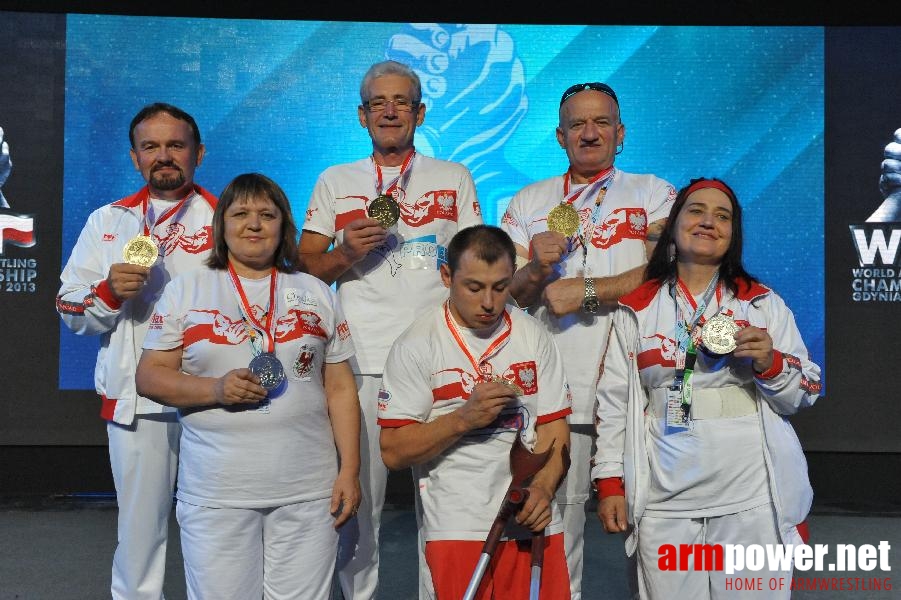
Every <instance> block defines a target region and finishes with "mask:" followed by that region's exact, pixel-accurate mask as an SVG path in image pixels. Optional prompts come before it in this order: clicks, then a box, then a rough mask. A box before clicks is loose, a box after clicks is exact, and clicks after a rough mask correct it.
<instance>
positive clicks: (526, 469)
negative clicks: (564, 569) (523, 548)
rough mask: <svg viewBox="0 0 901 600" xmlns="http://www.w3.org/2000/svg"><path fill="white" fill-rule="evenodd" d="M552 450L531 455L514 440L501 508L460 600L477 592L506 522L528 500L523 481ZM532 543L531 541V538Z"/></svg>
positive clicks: (540, 464)
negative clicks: (510, 478) (507, 481)
mask: <svg viewBox="0 0 901 600" xmlns="http://www.w3.org/2000/svg"><path fill="white" fill-rule="evenodd" d="M553 449H554V448H553V446H551V447H550V448H548V449H547V450H545V451H544V452H542V453H541V454H533V453H531V452H529V450H528V448H526V447H525V445H523V443H522V439H521V438H520V436H519V435H517V436H516V442H514V443H513V446H512V447H511V448H510V472H511V473H512V475H513V479H512V481H510V486H509V487H508V488H507V493H506V494H505V496H504V502H503V504H501V508H500V510H498V513H497V517H495V519H494V523H492V524H491V529H490V530H489V531H488V537H487V538H486V539H485V543H484V544H483V545H482V554H481V555H480V556H479V562H478V563H477V564H476V568H475V571H474V572H473V574H472V578H471V579H470V580H469V586H468V587H467V588H466V593H465V594H464V595H463V600H473V598H475V595H476V591H477V590H478V589H479V583H481V581H482V576H483V575H484V574H485V570H486V569H487V568H488V563H490V562H491V557H492V556H494V550H495V549H496V548H497V544H498V542H499V541H500V539H501V536H502V535H503V533H504V528H505V527H506V526H507V521H509V520H510V517H511V516H512V515H513V513H514V512H516V511H517V510H518V509H519V508H520V507H521V506H522V505H523V503H524V502H525V501H526V499H527V498H528V496H529V493H528V490H526V489H525V483H526V481H527V480H528V479H530V478H531V477H532V476H533V475H535V473H537V472H538V471H540V470H541V468H542V467H543V466H544V465H545V463H546V462H547V461H548V459H549V458H550V457H551V452H553ZM532 541H533V542H534V541H535V540H534V537H533V540H532ZM543 542H544V539H543V538H542V546H543ZM542 553H543V552H542ZM533 560H534V559H533ZM539 568H540V567H539Z"/></svg>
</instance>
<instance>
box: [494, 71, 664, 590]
mask: <svg viewBox="0 0 901 600" xmlns="http://www.w3.org/2000/svg"><path fill="white" fill-rule="evenodd" d="M556 133H557V142H558V143H559V144H560V148H562V149H563V151H564V152H565V153H566V157H567V159H568V163H569V164H568V168H567V169H566V171H565V172H564V173H563V174H562V175H558V176H555V177H551V178H548V179H544V180H542V181H538V182H535V183H533V184H530V185H528V186H526V187H525V188H523V189H522V190H520V191H519V192H518V193H517V194H516V195H515V196H514V197H513V198H512V199H511V201H510V205H509V206H508V207H507V211H506V212H505V214H504V217H503V219H502V223H501V226H502V228H503V229H504V230H505V231H506V232H507V233H509V234H510V237H511V238H513V241H514V243H515V244H516V250H517V254H518V256H519V258H518V260H517V267H518V268H517V271H516V275H515V277H514V281H513V284H512V285H511V291H512V294H513V297H514V298H515V299H516V301H517V302H518V303H519V305H520V306H522V307H528V309H529V312H530V313H532V314H533V315H534V316H536V317H537V318H538V319H539V320H540V321H541V322H542V323H544V324H545V326H546V327H547V328H548V329H549V330H550V331H551V332H552V333H553V334H554V339H555V341H556V343H557V346H558V347H559V349H560V352H561V355H562V356H563V363H564V369H565V371H566V377H567V380H568V381H569V385H570V388H571V390H572V398H573V413H572V415H570V428H571V443H572V450H571V453H572V455H571V463H572V464H571V466H570V469H569V473H568V475H567V477H566V478H565V479H564V481H563V483H562V484H561V486H560V488H559V489H558V491H557V503H558V505H559V506H560V508H561V510H562V512H563V520H564V545H565V548H566V557H567V564H568V567H569V571H570V573H569V575H570V590H571V593H572V598H573V599H574V600H575V599H579V598H581V597H582V591H581V579H582V548H583V530H584V527H585V510H586V502H587V500H588V497H589V492H590V489H591V482H590V480H589V477H590V461H591V456H592V443H593V436H594V418H595V403H596V401H595V394H596V388H597V382H598V378H599V374H600V370H601V369H602V368H603V367H602V364H603V356H604V350H605V349H606V347H607V336H608V333H609V331H610V319H611V315H612V313H613V310H614V308H615V306H616V301H617V299H618V298H619V297H620V296H622V295H623V294H625V293H627V292H629V291H631V290H633V289H634V288H636V287H637V286H638V285H639V284H640V283H641V282H642V280H643V278H644V265H645V263H646V262H647V257H648V256H650V254H651V251H652V250H653V248H654V245H655V243H656V240H657V239H658V236H659V234H660V232H661V231H662V230H663V225H664V223H665V222H666V217H667V215H668V214H669V211H670V208H671V207H672V204H673V200H674V199H675V195H676V192H675V189H674V188H673V186H672V185H671V184H670V183H668V182H666V181H664V180H663V179H660V178H659V177H656V176H654V175H635V174H632V173H626V172H624V171H620V170H618V169H616V168H615V167H614V166H613V163H614V160H615V158H616V156H617V155H618V154H619V153H620V152H622V150H623V147H624V142H625V137H626V127H625V125H623V122H622V119H621V117H620V105H619V99H618V98H617V95H616V92H614V91H613V88H611V87H610V86H609V85H607V84H605V83H601V82H591V83H579V84H576V85H573V86H571V87H569V88H568V89H567V90H566V91H565V92H563V95H562V97H561V98H560V111H559V123H558V125H557V132H556Z"/></svg>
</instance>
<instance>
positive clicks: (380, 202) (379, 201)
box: [366, 194, 400, 229]
mask: <svg viewBox="0 0 901 600" xmlns="http://www.w3.org/2000/svg"><path fill="white" fill-rule="evenodd" d="M366 212H367V214H368V215H369V216H370V217H371V218H373V219H375V220H376V221H378V222H379V225H381V226H382V227H384V228H385V229H388V228H389V227H391V226H392V225H394V224H395V223H397V220H398V219H399V218H400V206H398V204H397V202H396V201H395V200H394V198H392V197H391V196H388V195H387V194H381V195H379V196H377V197H376V199H375V200H373V201H372V202H370V203H369V208H368V209H366Z"/></svg>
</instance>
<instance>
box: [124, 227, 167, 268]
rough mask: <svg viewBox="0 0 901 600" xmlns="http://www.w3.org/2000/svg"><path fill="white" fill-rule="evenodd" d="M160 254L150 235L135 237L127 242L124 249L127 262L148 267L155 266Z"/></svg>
mask: <svg viewBox="0 0 901 600" xmlns="http://www.w3.org/2000/svg"><path fill="white" fill-rule="evenodd" d="M159 254H160V251H159V249H158V248H157V247H156V244H154V243H153V238H151V237H150V236H149V235H139V236H136V237H133V238H132V239H130V240H129V241H128V243H127V244H125V248H124V249H123V250H122V256H123V257H124V258H125V262H127V263H130V264H132V265H139V266H141V267H148V268H149V267H152V266H153V263H155V262H156V259H157V257H158V256H159Z"/></svg>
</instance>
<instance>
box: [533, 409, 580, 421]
mask: <svg viewBox="0 0 901 600" xmlns="http://www.w3.org/2000/svg"><path fill="white" fill-rule="evenodd" d="M572 412H573V409H571V408H569V407H566V408H564V409H561V410H558V411H557V412H552V413H548V414H546V415H541V416H539V417H538V420H537V421H536V422H535V424H536V425H544V424H545V423H550V422H551V421H556V420H557V419H565V418H566V415H570V414H572Z"/></svg>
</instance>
